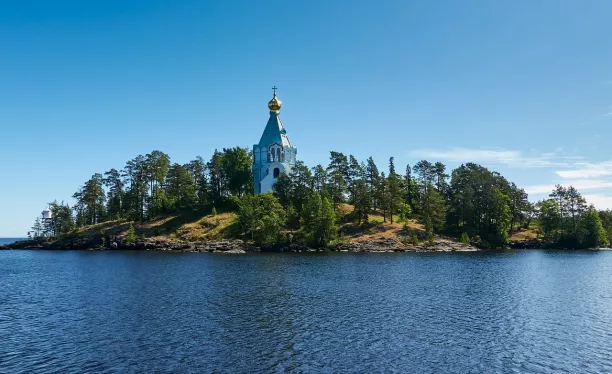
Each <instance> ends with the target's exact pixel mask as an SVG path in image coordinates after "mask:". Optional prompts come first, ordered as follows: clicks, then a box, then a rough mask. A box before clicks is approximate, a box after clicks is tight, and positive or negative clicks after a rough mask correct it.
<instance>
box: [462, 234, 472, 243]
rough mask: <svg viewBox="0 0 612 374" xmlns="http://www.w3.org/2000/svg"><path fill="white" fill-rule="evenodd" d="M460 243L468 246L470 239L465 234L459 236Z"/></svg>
mask: <svg viewBox="0 0 612 374" xmlns="http://www.w3.org/2000/svg"><path fill="white" fill-rule="evenodd" d="M461 243H463V244H466V245H467V244H470V237H469V236H468V234H467V233H466V232H464V233H463V234H461Z"/></svg>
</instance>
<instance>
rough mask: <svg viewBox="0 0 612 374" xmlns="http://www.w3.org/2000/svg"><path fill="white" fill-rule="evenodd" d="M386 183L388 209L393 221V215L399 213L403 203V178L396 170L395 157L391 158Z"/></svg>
mask: <svg viewBox="0 0 612 374" xmlns="http://www.w3.org/2000/svg"><path fill="white" fill-rule="evenodd" d="M386 183H387V186H386V191H387V199H386V203H387V204H386V208H387V209H386V210H387V213H388V215H389V219H390V221H391V223H393V215H394V214H397V213H399V211H400V208H401V206H402V203H403V198H402V186H401V180H400V176H399V175H398V174H397V173H396V172H395V165H394V163H393V157H391V158H390V159H389V176H388V177H387V180H386Z"/></svg>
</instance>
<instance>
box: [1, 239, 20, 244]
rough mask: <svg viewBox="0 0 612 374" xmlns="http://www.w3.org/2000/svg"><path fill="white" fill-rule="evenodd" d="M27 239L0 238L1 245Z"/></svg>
mask: <svg viewBox="0 0 612 374" xmlns="http://www.w3.org/2000/svg"><path fill="white" fill-rule="evenodd" d="M25 239H26V238H0V245H2V244H11V243H15V242H16V241H18V240H25Z"/></svg>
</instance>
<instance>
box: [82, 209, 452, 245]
mask: <svg viewBox="0 0 612 374" xmlns="http://www.w3.org/2000/svg"><path fill="white" fill-rule="evenodd" d="M352 211H353V207H352V206H351V205H348V204H341V205H340V206H338V207H337V210H336V213H337V215H338V221H339V222H338V226H339V233H340V237H341V240H342V241H343V242H347V243H360V242H370V241H377V240H390V241H394V242H397V243H398V244H401V243H403V242H405V241H407V240H409V235H410V229H413V230H414V232H415V233H416V235H417V236H418V237H419V238H420V239H421V240H423V239H424V238H425V229H424V227H423V226H422V225H421V224H419V223H417V222H416V221H414V220H409V221H407V222H405V223H403V222H402V223H398V222H394V223H393V224H391V223H389V222H383V217H382V215H381V214H380V213H374V214H371V215H370V219H369V222H368V223H367V224H361V225H357V224H356V223H354V222H351V221H350V213H351V212H352ZM236 221H237V214H236V213H235V212H231V211H230V212H222V213H218V214H216V215H210V214H209V215H205V216H201V215H195V214H191V215H189V214H183V215H177V216H169V217H165V218H160V219H156V220H153V221H149V222H133V223H132V224H133V226H134V229H135V233H136V235H137V236H138V237H140V238H149V239H155V240H158V241H164V240H172V241H184V242H196V243H197V242H207V241H220V240H227V239H238V238H242V239H245V238H243V237H242V235H241V233H240V230H239V228H238V225H237V223H236ZM129 227H130V222H127V221H109V222H104V223H101V224H97V225H91V226H86V227H83V228H80V229H78V230H77V231H76V232H75V233H74V234H73V235H78V236H85V237H89V236H95V235H100V234H101V233H103V234H104V235H110V236H125V235H126V233H127V231H128V229H129ZM407 228H408V230H407ZM289 233H291V235H292V236H293V237H294V238H299V237H301V233H300V232H299V231H290V230H288V231H287V232H286V234H289ZM247 239H248V238H247ZM436 239H437V240H443V239H442V238H436Z"/></svg>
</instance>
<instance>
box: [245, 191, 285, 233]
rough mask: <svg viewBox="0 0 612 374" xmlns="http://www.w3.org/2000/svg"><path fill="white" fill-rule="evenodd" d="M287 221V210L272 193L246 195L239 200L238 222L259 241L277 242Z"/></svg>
mask: <svg viewBox="0 0 612 374" xmlns="http://www.w3.org/2000/svg"><path fill="white" fill-rule="evenodd" d="M285 223H286V214H285V210H284V209H283V207H282V205H281V204H280V202H279V201H278V199H277V198H276V197H274V195H272V194H271V193H265V194H258V195H254V196H253V195H245V196H243V197H242V198H241V199H239V200H238V224H239V226H240V227H241V228H242V230H243V231H244V232H245V233H247V234H248V235H250V237H251V239H252V240H255V242H257V243H261V244H264V245H273V244H275V243H276V242H277V241H278V240H279V237H280V230H281V228H282V227H283V226H284V225H285Z"/></svg>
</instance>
